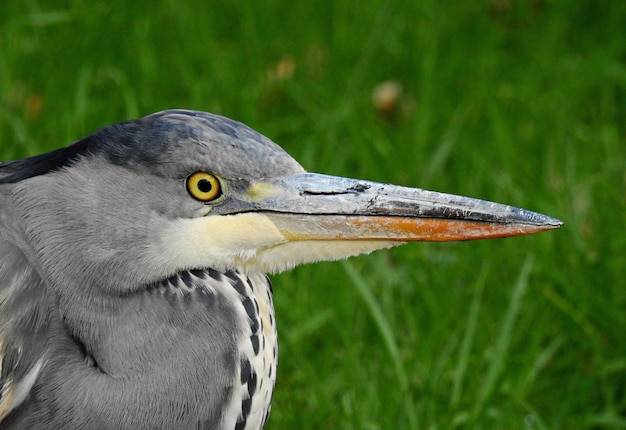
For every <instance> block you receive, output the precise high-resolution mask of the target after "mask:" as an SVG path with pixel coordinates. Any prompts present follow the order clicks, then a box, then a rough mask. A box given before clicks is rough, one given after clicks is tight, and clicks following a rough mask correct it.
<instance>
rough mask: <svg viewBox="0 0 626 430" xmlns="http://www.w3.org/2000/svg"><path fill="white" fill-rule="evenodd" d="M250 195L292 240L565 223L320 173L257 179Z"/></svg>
mask: <svg viewBox="0 0 626 430" xmlns="http://www.w3.org/2000/svg"><path fill="white" fill-rule="evenodd" d="M247 194H248V197H249V199H246V200H248V201H247V202H246V203H247V204H246V206H247V210H246V211H249V210H250V209H251V210H252V211H255V212H263V213H264V214H265V215H266V216H268V218H270V219H271V221H272V222H273V223H274V225H275V226H276V227H277V228H278V230H279V231H280V232H281V233H282V234H283V235H284V237H285V238H286V239H288V240H290V241H291V240H293V241H297V240H383V241H399V242H408V241H453V240H474V239H483V238H495V237H506V236H518V235H524V234H532V233H538V232H542V231H546V230H551V229H555V228H558V227H560V226H561V225H562V224H563V223H562V222H561V221H559V220H558V219H555V218H552V217H549V216H546V215H541V214H539V213H536V212H531V211H528V210H525V209H519V208H516V207H512V206H507V205H503V204H498V203H492V202H488V201H484V200H478V199H473V198H468V197H462V196H456V195H452V194H443V193H438V192H433V191H426V190H422V189H418V188H407V187H401V186H396V185H389V184H380V183H376V182H369V181H362V180H355V179H348V178H341V177H334V176H327V175H320V174H315V173H302V174H296V175H293V176H289V177H283V178H275V179H271V180H269V181H266V182H257V183H254V184H252V185H251V186H250V187H249V189H248V193H247ZM250 206H252V208H251V207H250Z"/></svg>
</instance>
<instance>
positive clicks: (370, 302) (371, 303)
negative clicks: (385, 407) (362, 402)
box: [342, 261, 419, 430]
mask: <svg viewBox="0 0 626 430" xmlns="http://www.w3.org/2000/svg"><path fill="white" fill-rule="evenodd" d="M342 265H343V267H344V270H345V271H346V273H347V274H348V277H349V278H350V280H351V281H352V284H353V285H354V286H355V288H356V290H357V291H358V293H359V295H360V296H361V298H362V299H363V301H364V302H365V304H366V305H367V308H368V310H369V312H370V314H371V315H372V319H373V320H374V322H375V324H376V327H377V328H378V331H379V332H380V335H381V336H382V338H383V341H384V342H385V346H386V347H387V352H388V353H389V359H390V361H391V363H392V364H393V368H394V371H395V374H396V378H397V380H398V385H399V386H400V389H401V390H402V393H404V395H405V396H404V398H405V399H406V401H405V409H406V413H407V419H408V421H409V428H410V429H413V430H415V429H418V428H419V426H418V420H417V411H416V409H415V405H413V402H412V397H411V395H410V393H409V379H408V377H407V374H406V370H405V369H404V366H403V364H402V360H401V358H400V349H399V348H398V342H397V341H396V337H395V335H394V331H393V330H392V329H391V325H390V324H389V320H388V319H387V318H386V317H385V314H384V312H383V311H382V309H381V308H380V305H379V303H378V301H377V300H376V298H375V297H374V294H373V293H372V290H371V288H370V285H369V284H368V283H367V282H366V281H365V279H363V277H362V276H361V275H360V274H359V273H358V272H357V271H356V269H355V268H354V266H353V265H352V264H351V263H350V262H349V261H342Z"/></svg>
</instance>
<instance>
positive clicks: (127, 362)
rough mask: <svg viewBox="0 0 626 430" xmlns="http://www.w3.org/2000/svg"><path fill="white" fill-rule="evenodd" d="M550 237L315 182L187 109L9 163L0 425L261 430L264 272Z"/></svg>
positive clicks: (1, 236) (459, 211)
mask: <svg viewBox="0 0 626 430" xmlns="http://www.w3.org/2000/svg"><path fill="white" fill-rule="evenodd" d="M560 225H561V222H560V221H559V220H557V219H554V218H551V217H548V216H545V215H541V214H538V213H535V212H530V211H527V210H524V209H518V208H514V207H511V206H506V205H501V204H496V203H491V202H487V201H482V200H477V199H471V198H467V197H460V196H454V195H449V194H442V193H437V192H432V191H426V190H422V189H415V188H406V187H400V186H394V185H389V184H380V183H374V182H369V181H365V180H355V179H348V178H341V177H333V176H327V175H321V174H314V173H308V172H306V171H305V170H304V168H303V167H302V166H301V165H300V164H299V163H298V162H296V161H295V160H294V159H293V158H292V157H290V156H289V155H288V154H287V153H286V152H285V151H284V150H282V149H281V148H280V147H279V146H278V145H276V144H275V143H273V142H272V141H270V140H269V139H268V138H266V137H264V136H262V135H261V134H259V133H257V132H256V131H254V130H252V129H250V128H248V127H247V126H245V125H243V124H241V123H238V122H236V121H233V120H230V119H227V118H224V117H221V116H217V115H212V114H209V113H204V112H197V111H185V110H170V111H163V112H159V113H155V114H152V115H149V116H146V117H144V118H141V119H138V120H134V121H128V122H124V123H121V124H116V125H112V126H108V127H105V128H103V129H101V130H99V131H97V132H96V133H94V134H92V135H90V136H88V137H85V138H83V139H81V140H79V141H77V142H76V143H74V144H73V145H70V146H68V147H65V148H62V149H58V150H55V151H53V152H50V153H47V154H43V155H38V156H34V157H30V158H25V159H21V160H16V161H12V162H6V163H2V164H0V387H1V389H0V428H18V429H21V428H37V429H60V428H69V429H79V428H81V429H82V428H84V429H86V428H89V429H92V428H93V429H122V428H123V429H133V430H141V429H259V428H262V427H263V425H264V423H265V421H266V420H267V417H268V414H269V410H270V404H271V397H272V391H273V388H274V381H275V378H276V363H277V348H278V347H277V337H276V324H275V318H274V310H273V305H272V289H271V285H270V281H269V280H268V278H267V276H266V275H265V273H268V272H272V273H275V272H280V271H283V270H287V269H289V268H292V267H293V266H296V265H298V264H303V263H309V262H315V261H321V260H337V259H342V258H346V257H349V256H353V255H357V254H362V253H368V252H371V251H374V250H377V249H382V248H388V247H393V246H396V245H400V244H403V243H406V242H411V241H449V240H471V239H480V238H489V237H505V236H515V235H522V234H530V233H536V232H540V231H544V230H549V229H553V228H557V227H559V226H560Z"/></svg>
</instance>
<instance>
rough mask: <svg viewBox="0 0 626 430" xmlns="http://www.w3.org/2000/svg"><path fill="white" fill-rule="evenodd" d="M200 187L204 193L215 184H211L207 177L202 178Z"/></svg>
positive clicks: (199, 182) (199, 183)
mask: <svg viewBox="0 0 626 430" xmlns="http://www.w3.org/2000/svg"><path fill="white" fill-rule="evenodd" d="M198 189H199V190H200V191H202V192H203V193H208V192H209V191H211V190H212V189H213V185H211V183H210V182H209V181H207V180H206V179H200V180H199V181H198Z"/></svg>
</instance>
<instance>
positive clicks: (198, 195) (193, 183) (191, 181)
mask: <svg viewBox="0 0 626 430" xmlns="http://www.w3.org/2000/svg"><path fill="white" fill-rule="evenodd" d="M186 184H187V192H189V194H190V195H191V197H193V198H194V199H196V200H200V201H201V202H210V201H213V200H215V199H217V198H219V197H220V196H221V195H222V184H220V181H219V179H217V177H216V176H213V175H211V174H210V173H206V172H196V173H193V174H191V175H189V176H188V177H187V183H186Z"/></svg>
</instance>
